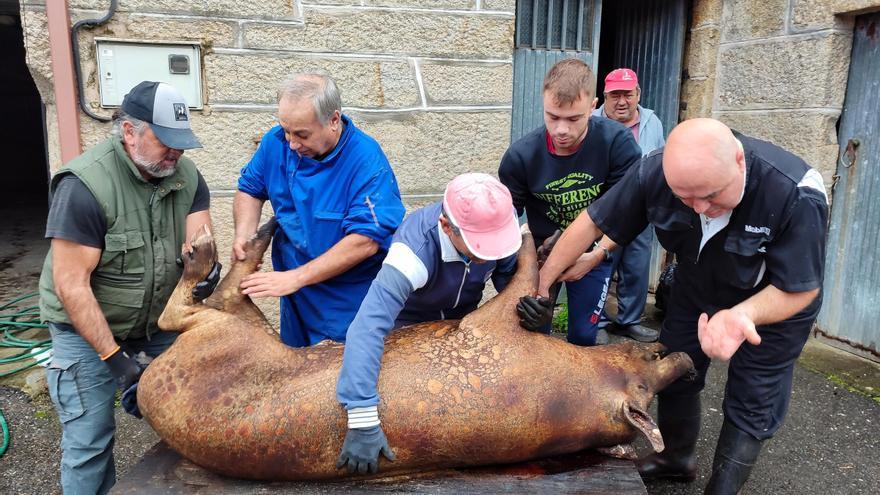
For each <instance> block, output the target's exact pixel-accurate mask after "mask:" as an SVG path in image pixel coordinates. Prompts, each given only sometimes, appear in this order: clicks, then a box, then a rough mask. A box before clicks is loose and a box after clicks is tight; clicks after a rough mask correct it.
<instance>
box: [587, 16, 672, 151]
mask: <svg viewBox="0 0 880 495" xmlns="http://www.w3.org/2000/svg"><path fill="white" fill-rule="evenodd" d="M689 10H690V1H689V0H615V1H614V2H603V4H602V26H601V30H600V32H601V36H600V39H599V63H598V70H597V73H596V79H597V81H596V95H597V96H598V97H599V104H600V105H601V104H602V103H603V101H602V100H603V97H602V93H603V89H604V86H605V84H604V82H605V76H606V75H607V74H608V73H609V72H611V71H612V70H614V69H617V68H620V67H627V68H630V69H632V70H634V71H635V72H636V74H637V75H638V77H639V86H641V89H642V98H641V105H642V106H643V107H645V108H650V109H652V110H654V112H656V114H657V116H658V117H659V118H660V121H661V122H662V123H663V129H664V131H665V132H666V133H667V134H668V133H669V131H670V130H672V128H673V127H674V126H675V124H676V123H678V117H679V92H680V90H681V73H682V63H683V59H682V57H683V54H684V41H685V35H686V31H687V26H688V24H689V23H688V15H689Z"/></svg>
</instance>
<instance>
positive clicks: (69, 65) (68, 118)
mask: <svg viewBox="0 0 880 495" xmlns="http://www.w3.org/2000/svg"><path fill="white" fill-rule="evenodd" d="M46 17H47V19H48V24H49V53H50V54H51V58H52V74H53V78H54V84H53V87H54V90H55V109H56V113H57V115H58V141H59V144H60V145H61V163H62V164H64V163H67V162H69V161H70V160H72V159H73V158H75V157H77V156H78V155H79V154H80V153H81V152H82V142H81V140H80V130H79V112H77V103H76V102H77V99H76V86H75V78H74V69H73V52H72V51H71V45H70V14H69V12H68V8H67V0H57V1H52V2H46Z"/></svg>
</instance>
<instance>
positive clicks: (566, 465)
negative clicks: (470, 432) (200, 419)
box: [111, 442, 647, 495]
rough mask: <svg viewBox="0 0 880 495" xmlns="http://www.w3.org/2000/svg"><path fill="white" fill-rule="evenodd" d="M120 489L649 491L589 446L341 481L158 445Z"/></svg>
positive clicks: (436, 494) (631, 470)
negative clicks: (268, 470) (254, 474)
mask: <svg viewBox="0 0 880 495" xmlns="http://www.w3.org/2000/svg"><path fill="white" fill-rule="evenodd" d="M111 493H115V494H131V495H139V494H147V493H165V494H175V495H176V494H180V495H184V494H197V493H198V494H202V493H211V494H242V495H249V494H258V493H260V494H265V493H279V494H319V493H322V494H323V493H376V494H380V493H381V494H389V493H417V494H433V495H445V494H460V493H523V494H526V493H528V494H532V493H554V494H580V495H594V494H595V495H598V494H619V495H646V494H647V491H646V490H645V485H644V484H643V483H642V479H641V478H640V477H639V473H638V471H636V469H635V465H634V464H633V462H632V461H628V460H622V459H614V458H611V457H606V456H603V455H601V454H598V453H596V452H595V451H584V452H580V453H577V454H572V455H569V456H564V457H562V456H561V457H555V458H550V459H543V460H540V461H534V462H527V463H521V464H514V465H509V466H493V467H483V468H469V469H450V470H444V471H436V472H432V473H423V474H418V475H406V476H395V477H392V478H382V479H372V480H364V479H350V480H342V481H336V482H256V481H246V480H238V479H232V478H225V477H223V476H219V475H216V474H214V473H211V472H209V471H207V470H206V469H203V468H201V467H199V466H197V465H195V464H193V463H191V462H190V461H188V460H186V459H183V458H182V457H180V455H179V454H177V453H176V452H174V451H173V450H171V449H170V448H168V446H166V445H165V444H164V443H163V442H159V443H157V444H156V445H154V446H153V447H152V448H151V449H150V450H149V451H148V452H147V453H146V454H145V455H144V457H143V459H141V461H140V462H138V464H136V465H135V466H134V467H133V468H132V469H131V471H129V473H128V474H127V475H126V477H125V478H124V479H122V480H120V481H119V482H118V483H117V484H116V486H114V487H113V490H112V492H111Z"/></svg>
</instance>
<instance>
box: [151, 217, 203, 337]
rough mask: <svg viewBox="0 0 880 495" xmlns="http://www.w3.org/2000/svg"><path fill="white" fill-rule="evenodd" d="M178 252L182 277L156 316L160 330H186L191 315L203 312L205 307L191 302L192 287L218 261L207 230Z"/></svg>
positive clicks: (198, 233)
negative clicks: (181, 263) (181, 266)
mask: <svg viewBox="0 0 880 495" xmlns="http://www.w3.org/2000/svg"><path fill="white" fill-rule="evenodd" d="M181 251H182V252H181V254H180V259H181V260H182V261H183V275H182V276H181V277H180V281H179V282H177V287H175V288H174V292H172V293H171V297H170V298H169V299H168V303H167V304H166V305H165V310H164V311H162V314H161V315H160V316H159V328H161V329H162V330H168V331H180V330H182V329H183V328H186V326H187V323H188V322H189V320H190V318H191V317H192V315H194V314H195V313H197V312H199V311H201V310H202V309H204V305H202V304H200V303H197V302H196V301H195V300H194V299H193V287H195V286H196V284H198V283H199V282H201V281H202V280H204V279H205V277H207V276H208V273H210V271H211V269H212V268H213V267H214V263H215V262H216V261H217V246H216V244H215V243H214V237H213V236H212V235H211V232H209V231H208V229H207V227H202V229H201V230H200V231H199V232H197V233H196V235H195V239H193V240H192V241H191V242H190V245H189V246H183V248H182V250H181Z"/></svg>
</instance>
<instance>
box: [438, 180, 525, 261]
mask: <svg viewBox="0 0 880 495" xmlns="http://www.w3.org/2000/svg"><path fill="white" fill-rule="evenodd" d="M443 209H444V211H446V214H447V215H448V216H449V218H448V220H449V221H451V222H452V224H453V225H455V226H456V227H458V229H459V230H460V231H461V237H462V238H463V239H464V243H465V245H466V246H467V247H468V249H469V250H470V251H471V254H473V255H474V256H476V257H477V258H480V259H483V260H499V259H501V258H506V257H508V256H510V255H511V254H514V253H515V252H517V251H518V250H519V247H520V245H521V244H522V235H521V234H520V230H519V222H518V221H517V218H516V210H514V208H513V200H512V199H511V197H510V191H508V190H507V187H505V186H504V184H502V183H500V182H498V179H496V178H494V177H492V176H491V175H488V174H479V173H470V174H462V175H459V176H458V177H456V178H454V179H452V182H450V183H449V185H447V186H446V192H445V193H444V194H443Z"/></svg>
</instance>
